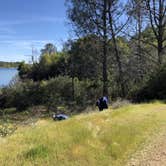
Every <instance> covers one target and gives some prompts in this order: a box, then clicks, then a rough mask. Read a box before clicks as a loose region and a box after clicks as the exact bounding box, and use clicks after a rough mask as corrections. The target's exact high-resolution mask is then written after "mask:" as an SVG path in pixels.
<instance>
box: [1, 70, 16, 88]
mask: <svg viewBox="0 0 166 166" xmlns="http://www.w3.org/2000/svg"><path fill="white" fill-rule="evenodd" d="M17 73H18V71H17V69H16V68H0V87H2V86H6V85H8V84H9V82H10V81H11V80H12V78H13V77H14V76H16V75H17Z"/></svg>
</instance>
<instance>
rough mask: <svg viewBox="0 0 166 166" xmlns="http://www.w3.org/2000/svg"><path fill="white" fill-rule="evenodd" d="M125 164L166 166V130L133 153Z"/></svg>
mask: <svg viewBox="0 0 166 166" xmlns="http://www.w3.org/2000/svg"><path fill="white" fill-rule="evenodd" d="M127 166H166V130H165V131H164V132H162V133H160V134H158V135H157V136H156V137H154V138H153V141H152V142H150V143H149V145H148V146H146V147H145V148H144V149H143V150H141V151H139V152H137V153H136V154H134V156H133V158H132V159H131V160H130V161H129V163H128V164H127Z"/></svg>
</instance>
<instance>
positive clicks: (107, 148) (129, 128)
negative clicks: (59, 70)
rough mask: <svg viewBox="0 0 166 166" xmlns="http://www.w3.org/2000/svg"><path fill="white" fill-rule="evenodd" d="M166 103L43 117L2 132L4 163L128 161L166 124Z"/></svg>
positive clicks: (61, 165)
mask: <svg viewBox="0 0 166 166" xmlns="http://www.w3.org/2000/svg"><path fill="white" fill-rule="evenodd" d="M165 119H166V105H165V104H162V103H159V102H155V103H151V104H141V105H128V106H125V107H122V108H119V109H116V111H113V110H111V109H109V110H108V111H104V112H95V113H89V114H82V115H78V116H74V117H72V118H70V119H69V120H66V121H62V122H54V121H52V120H51V119H41V120H39V121H38V122H36V123H32V124H31V125H29V126H20V127H18V129H17V131H16V132H15V133H14V134H13V135H11V136H9V137H6V138H0V148H1V149H0V163H1V164H0V165H2V166H11V165H12V166H22V165H25V166H26V165H27V166H31V165H39V166H51V165H53V166H54V165H55V166H56V165H57V166H65V165H66V166H98V165H103V166H108V165H114V166H119V165H122V166H123V165H124V164H125V163H126V162H127V160H128V159H129V158H130V156H131V155H132V154H133V153H134V152H136V151H137V150H138V149H140V148H141V147H142V146H143V144H145V143H146V140H148V139H149V138H150V137H151V135H153V134H154V133H156V132H159V131H160V129H162V128H163V127H165V125H166V121H165Z"/></svg>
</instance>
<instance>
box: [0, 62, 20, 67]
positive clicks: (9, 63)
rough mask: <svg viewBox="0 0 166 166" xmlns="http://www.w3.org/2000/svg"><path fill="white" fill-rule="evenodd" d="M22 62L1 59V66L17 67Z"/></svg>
mask: <svg viewBox="0 0 166 166" xmlns="http://www.w3.org/2000/svg"><path fill="white" fill-rule="evenodd" d="M19 64H20V62H3V61H0V67H5V68H17V67H18V65H19Z"/></svg>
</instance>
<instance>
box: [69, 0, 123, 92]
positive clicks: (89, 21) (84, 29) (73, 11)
mask: <svg viewBox="0 0 166 166" xmlns="http://www.w3.org/2000/svg"><path fill="white" fill-rule="evenodd" d="M67 2H68V4H69V5H68V17H69V19H70V21H71V22H72V24H73V25H74V27H75V32H76V34H81V35H85V34H86V35H87V34H95V35H97V36H98V37H99V38H100V40H101V41H102V60H101V62H102V77H103V95H107V94H108V67H107V63H108V62H107V59H108V43H109V42H110V40H112V39H113V41H114V48H115V50H116V51H115V56H116V57H117V58H116V59H117V64H118V68H119V84H120V86H121V89H122V91H123V89H124V87H123V81H122V75H123V74H122V69H121V62H120V56H119V53H118V51H117V46H116V41H115V40H116V35H117V34H118V33H119V32H120V30H121V29H122V28H124V26H125V24H123V25H121V26H118V23H117V21H116V23H115V20H118V21H119V20H120V17H121V16H122V15H123V12H122V11H120V10H119V9H120V8H119V3H120V1H119V0H111V1H109V0H102V1H101V0H82V1H80V0H67ZM115 27H116V28H115ZM122 94H123V92H122Z"/></svg>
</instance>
